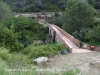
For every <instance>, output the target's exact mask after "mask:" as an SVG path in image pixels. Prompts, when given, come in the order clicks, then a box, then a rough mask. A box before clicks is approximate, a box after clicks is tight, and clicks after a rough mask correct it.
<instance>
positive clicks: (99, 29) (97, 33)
mask: <svg viewBox="0 0 100 75" xmlns="http://www.w3.org/2000/svg"><path fill="white" fill-rule="evenodd" d="M85 39H86V42H90V43H91V44H98V43H99V41H100V24H99V25H98V26H95V27H94V28H93V29H91V30H90V31H89V32H88V33H87V34H86V36H85ZM99 45H100V43H99Z"/></svg>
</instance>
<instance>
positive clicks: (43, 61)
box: [33, 57, 48, 65]
mask: <svg viewBox="0 0 100 75" xmlns="http://www.w3.org/2000/svg"><path fill="white" fill-rule="evenodd" d="M47 61H48V58H47V57H39V58H36V59H34V60H33V62H34V63H35V64H37V65H43V64H46V62H47Z"/></svg>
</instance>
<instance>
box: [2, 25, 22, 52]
mask: <svg viewBox="0 0 100 75" xmlns="http://www.w3.org/2000/svg"><path fill="white" fill-rule="evenodd" d="M18 36H19V34H18V33H14V32H13V31H12V30H10V29H8V28H7V27H5V26H2V25H0V46H3V47H7V48H10V51H20V50H21V49H23V45H22V44H21V43H20V42H19V41H18Z"/></svg>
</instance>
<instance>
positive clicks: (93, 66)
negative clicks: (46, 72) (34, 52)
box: [45, 52, 100, 75]
mask: <svg viewBox="0 0 100 75" xmlns="http://www.w3.org/2000/svg"><path fill="white" fill-rule="evenodd" d="M51 59H52V60H53V61H51V62H49V63H48V64H47V65H46V66H45V68H49V69H51V70H53V71H54V68H55V69H59V70H74V69H80V70H81V73H82V75H100V52H88V53H68V54H66V55H61V54H58V55H56V56H55V57H53V58H51Z"/></svg>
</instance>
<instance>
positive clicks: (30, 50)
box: [23, 44, 64, 58]
mask: <svg viewBox="0 0 100 75" xmlns="http://www.w3.org/2000/svg"><path fill="white" fill-rule="evenodd" d="M63 48H64V46H62V45H60V44H47V45H40V46H39V45H37V46H35V45H30V46H28V47H27V48H25V49H24V50H23V53H24V54H28V55H29V58H37V57H40V56H53V55H55V54H56V53H57V51H60V50H62V49H63Z"/></svg>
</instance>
